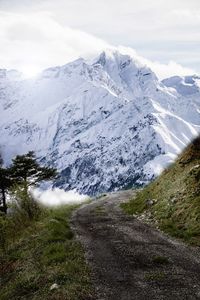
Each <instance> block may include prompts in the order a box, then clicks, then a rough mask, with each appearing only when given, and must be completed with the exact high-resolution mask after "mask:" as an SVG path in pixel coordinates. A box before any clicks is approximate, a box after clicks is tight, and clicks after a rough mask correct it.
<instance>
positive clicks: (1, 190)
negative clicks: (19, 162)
mask: <svg viewBox="0 0 200 300" xmlns="http://www.w3.org/2000/svg"><path fill="white" fill-rule="evenodd" d="M2 165H3V159H2V157H1V155H0V210H1V211H3V212H4V213H6V212H7V204H6V193H7V191H8V189H9V188H10V187H11V185H12V182H11V179H10V172H9V169H6V168H3V167H2Z"/></svg>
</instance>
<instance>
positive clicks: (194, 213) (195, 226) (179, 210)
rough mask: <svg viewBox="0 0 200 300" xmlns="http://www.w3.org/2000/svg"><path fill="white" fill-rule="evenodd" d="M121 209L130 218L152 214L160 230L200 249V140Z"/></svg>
mask: <svg viewBox="0 0 200 300" xmlns="http://www.w3.org/2000/svg"><path fill="white" fill-rule="evenodd" d="M149 202H151V204H150V205H149ZM122 207H123V209H124V210H125V211H126V212H127V213H129V214H141V213H147V212H150V214H151V216H152V219H153V220H155V221H157V223H158V226H159V227H160V229H161V230H163V231H165V232H167V233H169V234H170V235H172V236H175V237H178V238H182V239H184V240H185V241H187V242H189V243H191V244H194V245H198V246H200V137H199V138H197V139H196V140H195V141H194V142H193V143H191V144H190V145H189V146H188V147H187V148H186V150H185V151H184V152H183V153H182V155H181V156H180V157H179V158H178V159H177V161H176V162H175V163H174V164H172V165H171V166H170V167H169V168H168V169H166V170H165V171H164V172H163V173H162V174H161V176H159V177H158V178H157V179H156V180H155V181H154V182H152V183H151V184H149V185H148V186H147V187H145V188H144V189H143V190H142V191H139V192H138V193H137V194H136V197H135V198H134V199H131V200H130V201H129V202H128V203H124V204H122Z"/></svg>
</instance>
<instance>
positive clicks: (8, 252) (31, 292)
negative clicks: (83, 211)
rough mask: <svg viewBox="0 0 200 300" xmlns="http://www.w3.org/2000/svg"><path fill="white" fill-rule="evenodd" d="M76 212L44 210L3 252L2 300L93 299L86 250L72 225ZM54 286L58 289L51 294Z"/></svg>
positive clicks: (0, 265)
mask: <svg viewBox="0 0 200 300" xmlns="http://www.w3.org/2000/svg"><path fill="white" fill-rule="evenodd" d="M74 208H75V207H74V206H63V207H60V208H56V209H47V210H45V212H43V215H42V216H41V217H40V218H39V219H38V220H37V221H33V222H31V224H29V226H27V227H26V228H24V230H21V231H20V233H19V234H18V235H17V236H16V238H15V239H14V240H13V239H9V242H8V243H7V244H6V247H5V248H4V249H1V252H0V278H1V280H0V299H1V300H12V299H13V300H14V299H15V300H17V299H20V300H21V299H22V300H23V299H24V300H25V299H33V300H36V299H50V300H51V299H68V300H78V299H80V300H84V299H85V300H86V299H87V300H88V299H94V298H93V296H92V295H93V289H92V287H91V282H90V272H89V269H88V266H87V265H86V263H85V258H84V252H83V249H82V247H81V245H80V243H79V242H77V241H76V240H75V239H74V235H73V232H72V231H71V229H70V225H69V219H70V216H71V213H72V211H73V210H74ZM54 283H56V284H57V285H58V289H54V290H52V291H50V287H51V286H52V284H54Z"/></svg>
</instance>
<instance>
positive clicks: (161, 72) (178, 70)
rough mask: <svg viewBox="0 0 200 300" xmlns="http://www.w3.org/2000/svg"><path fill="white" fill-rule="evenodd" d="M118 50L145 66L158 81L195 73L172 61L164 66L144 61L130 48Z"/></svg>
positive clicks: (151, 61)
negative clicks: (153, 73) (154, 74)
mask: <svg viewBox="0 0 200 300" xmlns="http://www.w3.org/2000/svg"><path fill="white" fill-rule="evenodd" d="M118 49H119V51H120V52H122V53H125V54H126V53H128V54H129V55H130V56H132V57H134V58H135V59H137V60H138V61H140V62H141V63H142V64H144V65H147V66H148V67H149V68H150V69H152V71H153V72H155V73H156V75H157V76H158V78H159V79H164V78H167V77H171V76H174V75H179V76H185V75H193V74H196V73H197V72H196V71H195V70H193V69H192V68H186V67H183V66H182V65H180V64H178V63H176V62H174V61H169V62H168V63H166V64H164V63H160V62H158V61H153V60H150V59H146V58H144V57H142V56H140V55H138V53H137V52H136V51H135V50H134V49H132V48H128V47H123V46H119V47H118Z"/></svg>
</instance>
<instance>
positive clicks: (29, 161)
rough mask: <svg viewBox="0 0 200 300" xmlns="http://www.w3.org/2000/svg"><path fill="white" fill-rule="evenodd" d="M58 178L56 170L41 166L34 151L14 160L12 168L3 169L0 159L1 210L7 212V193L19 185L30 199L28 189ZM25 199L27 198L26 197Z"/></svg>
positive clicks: (18, 156)
mask: <svg viewBox="0 0 200 300" xmlns="http://www.w3.org/2000/svg"><path fill="white" fill-rule="evenodd" d="M55 176H56V170H55V169H54V168H49V167H42V166H40V165H39V163H38V161H37V159H36V156H35V154H34V152H33V151H30V152H28V153H27V154H24V155H17V156H16V157H15V158H14V159H13V160H12V165H11V167H10V168H7V169H6V168H3V167H2V160H1V157H0V192H1V198H0V209H1V210H2V211H3V212H5V213H6V212H7V204H6V193H7V191H8V190H9V189H10V188H11V187H13V186H15V185H18V186H20V187H21V190H22V191H23V192H24V194H23V195H26V198H27V199H28V198H29V195H28V188H29V186H31V185H37V184H38V183H39V182H41V181H45V180H51V179H53V178H54V177H55ZM24 198H25V197H24Z"/></svg>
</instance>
